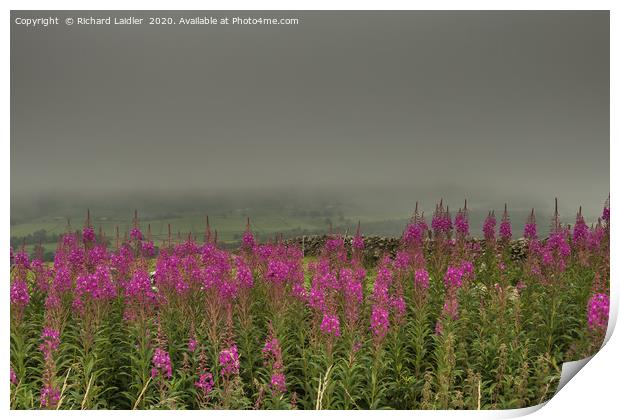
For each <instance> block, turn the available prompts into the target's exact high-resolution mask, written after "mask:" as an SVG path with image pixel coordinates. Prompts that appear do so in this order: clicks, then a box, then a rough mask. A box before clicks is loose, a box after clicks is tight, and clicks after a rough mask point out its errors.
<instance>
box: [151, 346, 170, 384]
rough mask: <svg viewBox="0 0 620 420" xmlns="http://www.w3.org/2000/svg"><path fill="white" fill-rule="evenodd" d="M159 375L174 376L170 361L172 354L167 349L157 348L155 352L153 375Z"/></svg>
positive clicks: (154, 376) (153, 376)
mask: <svg viewBox="0 0 620 420" xmlns="http://www.w3.org/2000/svg"><path fill="white" fill-rule="evenodd" d="M158 375H161V376H162V377H166V378H168V379H170V378H172V363H171V361H170V355H169V354H168V352H167V351H165V350H163V349H161V348H159V347H158V348H156V349H155V352H154V353H153V368H152V369H151V377H152V378H153V379H155V378H156V377H157V376H158Z"/></svg>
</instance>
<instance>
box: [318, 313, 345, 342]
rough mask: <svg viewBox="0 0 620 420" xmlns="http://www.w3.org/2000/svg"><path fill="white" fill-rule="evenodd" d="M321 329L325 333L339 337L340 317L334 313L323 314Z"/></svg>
mask: <svg viewBox="0 0 620 420" xmlns="http://www.w3.org/2000/svg"><path fill="white" fill-rule="evenodd" d="M321 331H323V333H324V334H326V335H333V336H334V337H340V319H338V317H337V316H336V315H330V314H324V315H323V321H322V322H321Z"/></svg>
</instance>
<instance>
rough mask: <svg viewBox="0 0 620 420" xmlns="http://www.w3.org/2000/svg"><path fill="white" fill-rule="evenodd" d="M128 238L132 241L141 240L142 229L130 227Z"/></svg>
mask: <svg viewBox="0 0 620 420" xmlns="http://www.w3.org/2000/svg"><path fill="white" fill-rule="evenodd" d="M129 238H130V239H131V240H134V241H141V240H142V238H143V236H142V231H141V230H140V229H139V228H137V227H134V228H131V231H130V232H129Z"/></svg>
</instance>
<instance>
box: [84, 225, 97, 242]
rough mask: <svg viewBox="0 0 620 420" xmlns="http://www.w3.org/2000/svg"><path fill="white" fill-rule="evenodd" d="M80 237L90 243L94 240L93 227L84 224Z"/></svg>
mask: <svg viewBox="0 0 620 420" xmlns="http://www.w3.org/2000/svg"><path fill="white" fill-rule="evenodd" d="M82 239H83V240H84V242H86V243H91V242H93V241H94V240H95V229H94V228H93V227H92V226H86V227H85V228H84V229H83V230H82Z"/></svg>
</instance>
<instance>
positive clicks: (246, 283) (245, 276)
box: [235, 257, 288, 289]
mask: <svg viewBox="0 0 620 420" xmlns="http://www.w3.org/2000/svg"><path fill="white" fill-rule="evenodd" d="M235 262H236V268H237V283H238V284H239V285H240V286H241V287H243V288H245V289H250V288H252V286H253V285H254V277H253V276H252V270H250V267H248V265H247V264H246V262H245V261H244V260H243V258H241V257H237V258H236V260H235ZM287 271H288V270H287Z"/></svg>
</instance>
